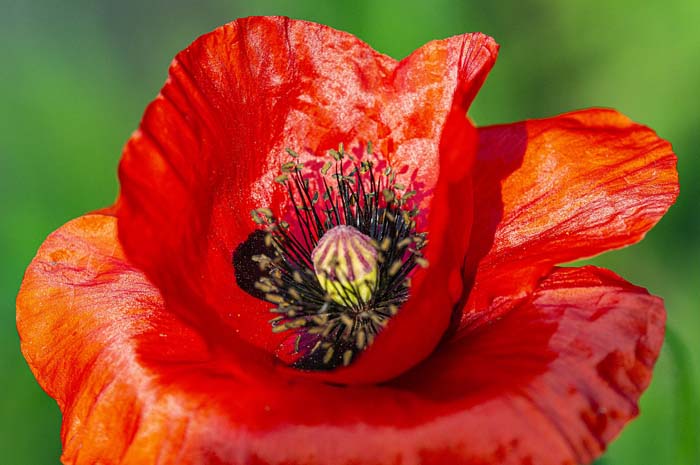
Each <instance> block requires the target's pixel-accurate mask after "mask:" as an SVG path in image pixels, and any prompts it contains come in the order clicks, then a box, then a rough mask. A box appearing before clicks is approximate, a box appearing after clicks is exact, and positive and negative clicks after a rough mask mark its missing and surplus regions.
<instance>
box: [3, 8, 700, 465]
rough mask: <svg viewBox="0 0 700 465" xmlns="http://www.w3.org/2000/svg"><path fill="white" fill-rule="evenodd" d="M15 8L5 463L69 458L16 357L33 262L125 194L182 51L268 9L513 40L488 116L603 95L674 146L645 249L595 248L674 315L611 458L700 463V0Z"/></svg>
mask: <svg viewBox="0 0 700 465" xmlns="http://www.w3.org/2000/svg"><path fill="white" fill-rule="evenodd" d="M0 11H2V13H1V14H0V43H2V44H3V45H2V47H0V83H1V84H2V85H1V86H0V200H2V202H1V203H0V257H2V261H3V265H2V266H1V267H0V295H1V296H2V299H1V300H0V302H1V306H0V357H1V358H0V361H1V363H2V365H1V367H2V373H3V388H4V389H3V391H4V395H2V396H0V415H1V416H0V450H2V451H4V453H3V456H4V457H3V463H7V464H10V465H25V464H55V463H58V462H59V456H60V437H59V432H60V412H59V411H58V408H57V407H56V405H55V402H54V401H53V400H52V399H50V398H48V397H47V396H46V395H45V394H44V393H43V392H42V391H41V389H40V388H39V387H38V385H37V384H36V382H35V380H34V378H33V377H32V375H31V373H30V371H29V369H28V368H27V365H26V363H25V362H24V360H23V359H22V357H21V354H20V352H19V340H18V337H17V332H16V329H15V325H14V299H15V295H16V293H17V290H18V287H19V283H20V281H21V278H22V273H23V270H24V268H25V267H26V266H27V264H28V263H29V261H30V260H31V258H32V256H33V255H34V253H35V252H36V249H37V248H38V246H39V245H40V244H41V242H42V241H43V239H44V238H45V237H46V235H47V234H49V233H50V232H51V231H52V230H54V229H56V228H57V227H59V226H60V225H61V224H63V223H64V222H66V221H68V220H69V219H71V218H74V217H76V216H79V215H81V214H83V213H84V212H87V211H90V210H94V209H97V208H100V207H103V206H106V205H109V204H110V203H111V202H112V201H113V200H114V198H115V196H116V193H117V189H118V183H117V179H116V165H117V162H118V159H119V155H120V151H121V147H122V145H123V144H124V142H125V141H126V139H127V138H128V137H129V134H130V133H131V131H132V130H134V129H135V128H136V127H137V125H138V122H139V120H140V117H141V113H142V111H143V109H144V108H145V106H146V104H147V103H148V102H149V101H150V100H151V99H152V98H153V97H154V96H155V95H156V93H157V92H158V90H159V88H160V86H161V85H162V84H163V82H164V80H165V77H166V72H167V67H168V64H169V62H170V60H171V59H172V57H173V56H174V55H175V53H177V51H179V50H180V49H182V48H184V47H186V46H187V45H188V44H189V43H190V42H191V41H192V40H194V38H196V37H197V36H198V35H201V34H203V33H204V32H207V31H209V30H211V29H213V28H215V27H216V26H218V25H220V24H223V23H225V22H228V21H230V20H233V19H235V18H237V17H241V16H249V15H266V14H281V15H288V16H291V17H295V18H302V19H308V20H312V21H317V22H321V23H324V24H328V25H330V26H333V27H335V28H338V29H343V30H346V31H349V32H351V33H353V34H355V35H357V36H359V37H360V38H361V39H363V40H365V41H366V42H368V43H369V44H371V45H372V46H373V47H374V48H376V49H377V50H379V51H381V52H383V53H386V54H388V55H391V56H393V57H396V58H401V57H404V56H405V55H407V54H408V53H410V52H411V51H412V50H413V49H415V48H417V47H419V46H420V45H422V44H423V43H425V42H427V41H429V40H432V39H438V38H444V37H447V36H450V35H454V34H459V33H463V32H468V31H482V32H485V33H487V34H489V35H492V36H493V37H495V38H496V40H497V41H498V42H499V43H500V44H501V46H502V48H501V52H500V57H499V60H498V63H497V64H496V67H495V68H494V70H493V72H492V73H491V75H490V77H489V78H488V79H487V81H486V84H485V85H484V88H483V90H482V91H481V93H480V94H479V96H478V97H477V100H476V101H475V103H474V105H473V108H472V111H471V116H472V118H473V119H474V120H475V121H476V122H477V123H478V124H480V125H482V124H491V123H499V122H510V121H516V120H521V119H526V118H535V117H546V116H551V115H554V114H558V113H562V112H565V111H568V110H572V109H577V108H584V107H590V106H605V107H613V108H616V109H618V110H620V111H622V112H624V113H626V114H627V115H629V116H630V117H632V118H633V119H634V120H636V121H639V122H642V123H644V124H647V125H649V126H651V127H652V128H654V129H655V130H656V131H657V132H658V133H659V135H661V136H662V137H664V138H666V139H668V140H670V141H671V142H672V144H673V146H674V148H675V151H676V153H677V154H678V156H679V171H680V173H681V197H680V198H679V201H678V203H677V205H675V206H674V207H673V208H672V209H671V211H670V212H669V214H668V215H667V217H666V218H664V220H663V221H662V222H661V223H660V224H659V225H658V227H657V228H655V229H654V230H653V231H652V232H651V233H650V234H649V235H648V237H647V238H646V239H645V240H644V241H643V242H642V243H641V244H638V245H636V246H634V247H632V248H628V249H624V250H621V251H617V252H612V253H608V254H606V255H604V256H602V257H598V258H596V259H594V260H593V262H595V263H597V264H600V265H603V266H607V267H610V268H612V269H613V270H615V271H616V272H618V273H619V274H621V275H622V276H623V277H625V278H627V279H629V280H630V281H632V282H634V283H635V284H639V285H642V286H645V287H647V288H649V289H650V291H652V292H653V293H655V294H658V295H661V296H663V297H664V298H665V300H666V305H667V310H668V326H669V331H668V337H667V340H666V344H665V346H664V349H663V352H662V355H661V358H660V360H659V362H658V365H657V369H656V372H655V377H654V381H653V383H652V386H651V388H650V389H649V391H648V392H647V394H646V395H645V396H644V397H643V399H642V405H641V408H642V415H641V416H640V418H639V419H638V420H636V421H634V422H633V423H632V424H630V425H629V426H628V427H627V429H626V430H625V431H624V432H623V434H622V435H621V436H620V438H619V439H618V440H617V441H616V442H614V443H613V444H612V445H611V446H610V448H609V451H608V452H607V453H606V454H605V456H604V457H603V458H602V459H601V460H600V461H599V463H601V464H602V463H604V464H606V465H640V464H652V465H666V464H669V465H670V464H676V465H692V464H697V463H699V462H698V460H700V458H699V455H698V454H699V451H698V441H699V440H700V429H699V428H700V426H699V423H698V422H699V421H700V420H698V418H699V417H700V411H699V409H700V406H699V405H698V402H699V401H698V398H697V395H698V386H700V377H699V376H700V369H699V367H700V353H699V350H700V337H699V336H700V241H699V240H698V237H700V215H698V214H697V205H698V202H699V201H700V144H698V137H699V134H700V133H699V132H698V129H697V128H698V123H697V121H698V108H697V107H698V102H700V99H699V98H698V90H700V59H699V58H700V32H699V29H698V28H697V24H698V22H699V21H700V2H697V1H694V0H669V1H667V2H663V3H662V2H653V3H652V2H647V3H646V4H643V2H637V1H633V0H620V1H613V2H608V3H602V2H590V1H568V2H559V1H555V0H550V1H545V0H527V1H518V0H510V1H494V2H483V1H479V2H477V1H464V0H434V1H432V2H427V1H418V0H402V1H399V0H384V1H381V2H373V1H370V0H356V1H354V2H341V1H325V2H324V1H321V0H315V1H311V0H296V1H293V2H292V1H283V0H265V1H258V2H255V4H254V5H253V4H250V3H247V2H242V1H240V0H229V1H224V0H201V1H198V2H186V1H184V0H157V1H151V2H141V1H136V0H124V1H121V2H115V1H110V0H92V1H89V0H77V1H71V2H66V1H51V0H39V1H34V2H28V1H26V0H25V1H22V0H1V1H0Z"/></svg>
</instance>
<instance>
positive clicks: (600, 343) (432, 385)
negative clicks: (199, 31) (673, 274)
mask: <svg viewBox="0 0 700 465" xmlns="http://www.w3.org/2000/svg"><path fill="white" fill-rule="evenodd" d="M510 306H511V307H514V309H513V310H511V311H510V312H509V313H508V314H507V315H506V316H505V317H504V318H502V319H500V320H498V321H493V322H492V323H491V324H489V325H485V326H482V327H481V328H480V329H479V330H478V331H472V332H465V333H459V334H457V335H456V337H455V338H454V339H453V340H451V341H449V342H447V343H445V344H443V345H442V346H441V347H440V349H439V350H438V351H437V352H436V353H435V354H433V355H432V356H431V357H430V358H429V359H428V360H426V361H425V362H424V363H422V364H421V365H420V366H418V367H416V368H415V369H414V370H412V371H411V372H409V373H407V374H405V375H404V376H402V377H401V378H399V379H396V380H394V381H392V382H391V383H388V384H385V385H382V386H357V387H341V386H333V385H328V384H325V383H318V382H314V381H311V380H305V379H299V378H294V377H286V376H284V375H282V374H281V373H279V372H278V371H276V370H275V369H274V367H273V366H272V365H271V360H270V359H269V357H262V358H259V357H256V354H258V353H259V351H257V350H251V349H252V348H251V347H250V346H246V345H240V346H239V347H237V349H236V350H235V351H231V350H230V349H229V348H226V349H225V350H221V347H220V346H217V345H212V344H210V342H209V340H208V339H207V337H206V336H203V335H201V334H199V333H198V332H197V331H196V330H195V329H193V328H192V327H190V326H188V325H186V324H185V323H184V322H183V321H182V320H180V319H178V318H177V317H176V316H175V315H174V314H173V313H172V312H170V311H169V309H166V308H165V307H164V301H163V299H162V298H161V297H160V295H159V293H158V291H157V289H156V288H155V287H154V286H153V285H152V284H151V283H149V281H148V280H147V279H146V277H145V276H144V274H143V273H142V272H140V271H139V270H137V269H136V268H134V266H133V265H131V264H130V263H129V262H128V261H127V260H126V258H125V257H124V255H123V252H122V250H121V248H120V246H119V243H118V241H117V239H116V219H115V218H114V217H110V216H99V215H92V216H87V217H83V218H79V219H77V220H74V221H72V222H71V223H68V224H67V225H66V226H64V227H62V228H61V229H59V230H58V231H57V232H55V233H54V234H52V235H51V236H50V237H49V238H48V239H47V241H46V242H45V243H44V245H43V246H42V247H41V249H40V250H39V252H38V254H37V257H36V258H35V259H34V261H33V262H32V264H31V265H30V267H29V268H28V270H27V274H26V276H25V280H24V282H23V284H22V288H21V290H20V294H19V296H18V300H17V309H18V313H17V325H18V330H19V333H20V337H21V340H22V351H23V353H24V355H25V357H26V358H27V360H28V362H29V364H30V367H31V368H32V370H33V372H34V374H35V375H36V377H37V379H38V380H39V382H40V383H41V385H42V386H43V387H44V388H45V389H46V390H47V392H48V393H49V394H50V395H52V396H53V397H55V398H56V399H57V400H58V403H59V406H60V407H61V410H62V412H63V418H64V426H63V432H62V439H63V444H64V452H63V457H62V460H63V462H64V463H66V464H71V465H87V464H93V463H120V464H143V463H163V464H166V463H182V464H201V463H212V464H232V465H233V464H240V463H255V464H281V463H284V464H287V465H294V464H299V465H302V464H304V465H321V464H323V465H326V464H329V463H333V464H337V465H349V464H354V465H369V464H376V465H379V464H386V463H406V464H418V463H420V464H424V465H438V464H440V465H442V464H445V463H450V464H453V465H468V464H469V465H474V464H486V463H502V464H522V463H528V462H529V463H538V464H542V465H550V464H552V465H554V464H562V463H582V462H588V461H590V460H592V459H593V458H594V457H596V456H597V455H599V454H600V452H601V451H602V450H603V448H604V447H605V444H606V443H607V442H609V441H610V440H611V439H612V438H613V437H614V436H615V435H616V434H617V433H618V432H619V430H620V428H621V427H622V426H623V424H624V423H625V422H626V421H628V420H629V419H630V418H632V417H633V416H635V415H636V413H637V401H638V399H639V396H640V394H641V392H642V391H643V390H644V389H645V388H646V386H647V384H648V382H649V379H650V376H651V368H652V366H653V364H654V361H655V359H656V357H657V355H658V353H659V349H660V346H661V342H662V339H663V323H664V310H663V304H662V302H661V300H660V299H659V298H656V297H653V296H650V295H649V294H648V293H647V292H646V291H645V290H643V289H641V288H638V287H635V286H632V285H631V284H629V283H627V282H625V281H624V280H622V279H620V278H619V277H617V276H616V275H614V274H613V273H611V272H609V271H606V270H601V269H596V268H592V267H587V268H581V269H556V270H554V271H553V272H552V273H551V274H550V275H549V276H548V277H547V278H546V279H544V280H543V281H542V282H541V283H540V285H539V286H538V287H537V289H536V290H535V291H534V293H532V294H531V295H529V296H526V297H524V298H522V299H519V300H517V301H516V302H514V303H513V304H512V305H510Z"/></svg>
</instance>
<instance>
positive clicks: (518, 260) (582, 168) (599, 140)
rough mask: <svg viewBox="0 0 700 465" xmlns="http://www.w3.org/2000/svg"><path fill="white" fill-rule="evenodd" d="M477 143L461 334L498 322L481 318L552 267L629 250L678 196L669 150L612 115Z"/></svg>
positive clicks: (530, 124)
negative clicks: (466, 295) (470, 287)
mask: <svg viewBox="0 0 700 465" xmlns="http://www.w3.org/2000/svg"><path fill="white" fill-rule="evenodd" d="M479 140H480V142H479V154H478V158H477V162H476V166H475V169H474V184H475V187H474V192H475V194H474V196H475V212H474V229H473V233H472V238H471V243H470V245H469V253H468V256H467V268H466V270H465V275H466V278H465V279H466V280H467V282H473V283H474V285H473V290H472V292H471V295H470V298H469V302H468V304H467V306H466V309H465V312H464V314H463V317H462V325H463V326H465V325H470V326H478V325H480V324H482V323H484V322H487V321H489V320H490V319H492V318H496V317H498V316H499V313H496V314H490V313H484V312H483V311H482V310H481V309H485V308H500V307H498V306H492V305H491V303H492V302H493V300H494V299H497V298H499V297H501V296H509V295H518V294H522V293H525V292H528V291H530V290H531V289H532V288H533V287H534V286H535V285H536V283H537V281H538V279H540V278H541V277H542V276H544V275H546V274H547V273H548V271H549V270H550V269H551V268H552V266H554V265H556V264H559V263H565V262H567V261H571V260H576V259H579V258H584V257H590V256H593V255H596V254H599V253H601V252H604V251H606V250H610V249H615V248H619V247H623V246H626V245H629V244H632V243H634V242H637V241H639V240H640V239H642V237H644V234H645V233H646V232H647V231H648V230H649V229H651V228H652V227H653V226H654V225H655V224H656V223H657V222H658V221H659V220H660V219H661V217H662V216H663V215H664V213H665V212H666V211H667V210H668V208H669V207H670V206H671V205H672V204H673V202H674V201H675V199H676V197H677V195H678V173H677V171H676V156H675V155H674V154H673V151H672V149H671V145H670V144H669V143H668V142H666V141H665V140H663V139H660V138H659V137H658V136H657V135H656V134H655V133H654V131H652V130H651V129H649V128H648V127H646V126H642V125H640V124H636V123H634V122H632V121H630V120H629V119H628V118H627V117H625V116H624V115H621V114H620V113H618V112H616V111H614V110H604V109H591V110H583V111H577V112H572V113H567V114H564V115H560V116H555V117H553V118H547V119H542V120H528V121H524V122H520V123H514V124H507V125H501V126H491V127H484V128H479ZM500 311H507V309H505V308H500Z"/></svg>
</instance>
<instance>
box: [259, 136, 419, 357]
mask: <svg viewBox="0 0 700 465" xmlns="http://www.w3.org/2000/svg"><path fill="white" fill-rule="evenodd" d="M287 152H288V154H289V155H290V161H289V162H287V163H284V164H283V165H282V166H281V171H282V173H281V174H280V176H278V177H277V178H276V179H275V181H276V182H278V183H281V184H282V185H284V186H285V188H286V191H287V195H288V199H289V203H288V205H289V207H288V208H287V211H285V212H282V213H283V215H284V219H281V218H278V217H277V216H275V214H274V213H273V212H272V210H271V209H269V208H258V209H256V210H253V211H252V212H251V215H252V218H253V220H254V221H255V222H256V223H257V224H259V225H261V226H262V227H264V228H265V230H266V231H267V234H266V235H265V245H266V247H267V248H268V250H269V251H270V252H268V253H266V254H259V255H254V256H253V260H254V261H256V262H257V263H258V265H259V266H260V269H261V271H262V272H263V273H262V277H261V278H260V279H259V280H258V281H257V282H256V283H255V287H256V288H257V289H258V290H259V291H261V292H262V293H264V295H265V299H266V300H267V301H269V302H270V303H271V304H274V307H273V308H271V310H270V311H271V312H272V313H274V314H275V316H274V318H272V319H271V320H270V324H271V329H272V331H273V332H286V331H288V332H290V335H291V337H292V340H293V341H294V342H293V344H290V345H293V348H292V349H291V351H292V354H293V355H294V357H293V358H294V362H293V366H295V367H298V368H302V369H309V370H329V369H333V368H336V367H338V366H341V365H343V366H347V365H349V364H350V363H351V362H352V361H353V360H354V359H355V357H357V356H358V355H359V354H360V353H361V352H362V351H363V350H364V349H366V348H367V347H369V346H370V345H371V344H372V342H373V341H374V339H375V337H376V336H377V335H378V334H379V333H380V332H381V331H382V329H383V328H384V327H385V326H386V324H387V323H388V322H389V320H390V319H391V318H392V317H393V316H394V315H396V314H397V313H398V312H399V310H400V308H401V305H402V304H403V303H404V302H405V301H406V300H407V299H408V296H409V290H410V285H411V274H412V272H413V271H414V269H415V268H416V267H417V266H420V267H427V266H428V262H427V260H426V259H425V258H424V257H423V254H422V253H421V249H423V247H424V246H425V245H426V243H427V238H426V234H425V233H419V232H417V231H416V218H417V216H418V215H419V213H420V212H419V210H418V208H417V207H412V206H411V205H410V203H411V199H412V198H413V197H414V196H415V195H416V192H415V191H410V190H406V188H405V187H404V186H403V185H400V184H398V183H396V182H395V180H396V172H395V171H394V169H392V168H391V167H389V166H387V167H383V168H382V169H381V170H379V171H378V170H377V168H376V167H375V166H374V164H373V163H372V162H371V161H358V160H356V159H355V158H354V157H352V156H351V155H349V154H348V153H347V152H345V151H344V149H343V147H342V146H341V147H340V148H339V149H338V150H331V151H330V152H329V160H328V161H327V162H326V163H325V164H323V166H322V167H320V168H318V169H313V170H312V169H308V168H306V167H305V166H304V165H303V164H302V163H299V162H298V159H299V156H298V154H297V153H296V152H294V151H293V150H289V149H288V150H287ZM367 154H368V156H370V155H372V149H371V145H368V148H367ZM319 165H320V163H319Z"/></svg>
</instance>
